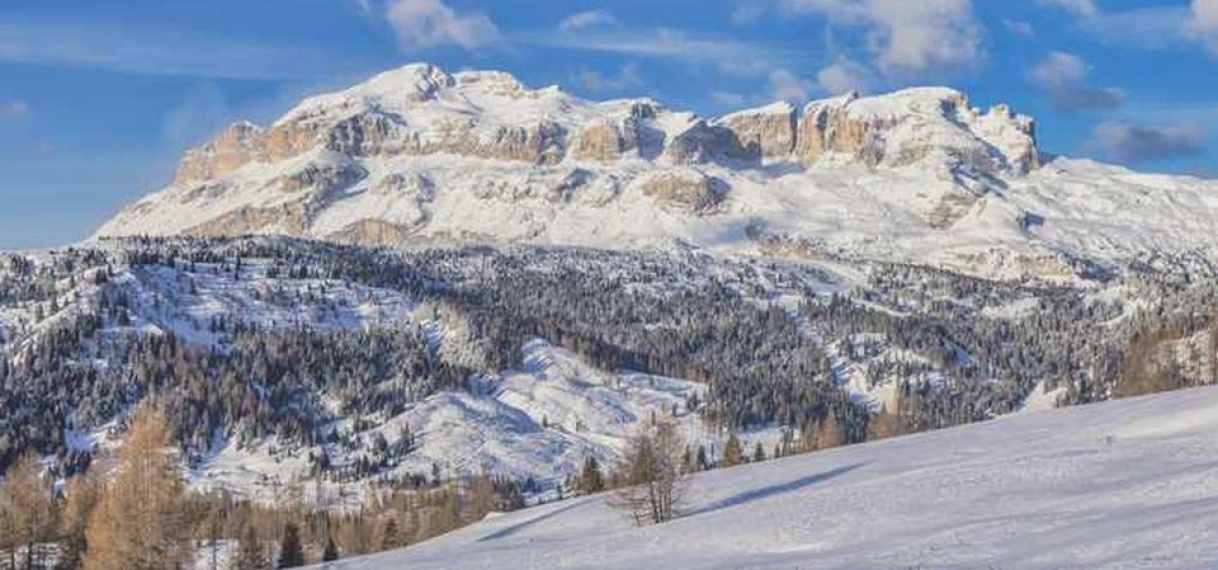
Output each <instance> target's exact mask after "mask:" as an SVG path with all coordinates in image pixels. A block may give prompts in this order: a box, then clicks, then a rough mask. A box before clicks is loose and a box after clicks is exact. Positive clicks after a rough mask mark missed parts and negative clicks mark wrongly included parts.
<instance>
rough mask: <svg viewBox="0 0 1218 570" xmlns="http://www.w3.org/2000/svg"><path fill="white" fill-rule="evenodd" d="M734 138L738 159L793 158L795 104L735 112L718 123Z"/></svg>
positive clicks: (776, 159)
mask: <svg viewBox="0 0 1218 570" xmlns="http://www.w3.org/2000/svg"><path fill="white" fill-rule="evenodd" d="M715 124H716V125H717V126H721V127H722V128H725V129H727V130H728V131H730V132H731V133H732V135H733V136H734V137H735V145H734V146H735V148H734V149H733V150H735V151H736V152H737V154H738V158H741V159H745V160H764V161H782V160H787V159H789V158H790V157H791V153H792V152H793V151H794V150H795V146H796V142H797V138H798V125H799V117H798V114H797V113H796V111H795V107H793V106H791V105H790V104H788V103H775V104H773V105H770V106H769V107H764V108H761V109H754V110H750V111H741V112H739V113H733V114H731V115H728V116H726V117H723V118H722V119H719V120H718V121H716V123H715Z"/></svg>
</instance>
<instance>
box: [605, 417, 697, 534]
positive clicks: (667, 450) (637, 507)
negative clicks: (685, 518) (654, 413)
mask: <svg viewBox="0 0 1218 570" xmlns="http://www.w3.org/2000/svg"><path fill="white" fill-rule="evenodd" d="M684 453H685V441H684V438H682V437H681V433H680V431H678V429H677V426H676V424H675V423H673V422H672V421H671V420H668V419H659V420H655V421H652V422H647V423H646V424H644V425H642V426H640V428H639V431H638V433H636V434H635V435H634V436H633V437H631V439H630V443H629V445H628V446H627V448H626V452H625V456H624V457H623V460H622V465H621V467H620V469H621V471H620V473H619V476H618V480H619V481H621V482H622V484H623V486H622V487H621V488H619V489H618V490H617V491H615V492H614V493H613V494H612V495H611V496H610V498H609V504H610V505H611V506H612V507H614V508H616V509H618V510H620V511H622V512H624V513H626V514H627V515H628V516H629V517H630V518H631V520H633V521H634V523H635V524H637V525H639V526H643V525H647V524H659V523H662V522H666V521H670V520H672V519H674V518H676V517H677V516H678V514H679V511H680V507H681V504H682V502H683V500H684V495H685V474H684V473H682V471H681V458H682V456H683V454H684Z"/></svg>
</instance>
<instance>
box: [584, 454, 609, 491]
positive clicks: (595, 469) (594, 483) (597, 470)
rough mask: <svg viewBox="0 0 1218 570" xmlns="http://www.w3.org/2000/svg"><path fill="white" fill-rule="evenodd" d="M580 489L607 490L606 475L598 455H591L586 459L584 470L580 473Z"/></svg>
mask: <svg viewBox="0 0 1218 570" xmlns="http://www.w3.org/2000/svg"><path fill="white" fill-rule="evenodd" d="M579 486H580V490H582V491H583V492H585V493H589V494H591V493H599V492H601V491H604V490H605V475H604V473H601V465H600V463H599V462H598V461H597V460H596V456H593V455H589V456H588V458H587V459H585V460H584V468H583V471H582V472H581V473H580V475H579Z"/></svg>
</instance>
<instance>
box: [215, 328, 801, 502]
mask: <svg viewBox="0 0 1218 570" xmlns="http://www.w3.org/2000/svg"><path fill="white" fill-rule="evenodd" d="M524 352H525V366H524V367H523V369H521V370H511V371H506V372H504V373H503V374H502V375H499V376H497V377H492V378H484V379H482V380H479V381H478V382H477V383H476V385H475V386H473V387H472V388H473V389H472V390H471V392H468V393H467V392H441V393H438V394H436V395H434V396H430V397H427V398H425V399H424V400H422V401H421V402H419V403H417V404H414V405H412V406H410V407H409V409H407V410H406V411H405V412H403V413H402V414H400V415H398V416H394V417H388V418H377V419H378V421H377V422H376V424H375V426H374V427H371V428H369V429H367V430H366V431H363V432H358V435H359V437H360V438H361V439H362V440H364V441H365V442H370V441H371V439H372V437H373V436H374V435H375V434H376V433H382V434H384V435H385V437H386V438H387V439H388V440H389V441H390V442H391V443H392V442H394V441H396V438H397V437H398V434H400V433H401V428H402V426H403V425H408V426H409V427H410V430H411V433H413V434H415V435H416V437H417V438H418V440H419V443H418V448H417V449H415V450H414V451H412V452H411V453H410V454H409V455H408V456H407V457H406V458H405V459H404V460H403V461H402V462H401V463H400V464H398V465H396V466H395V467H394V468H393V470H392V471H390V472H388V473H386V474H385V475H394V474H397V475H405V474H412V473H413V474H429V473H430V472H431V469H432V465H433V464H435V465H438V466H439V467H440V469H441V472H440V473H441V476H442V477H445V478H448V477H458V476H464V475H469V474H475V473H488V474H494V475H497V476H507V477H510V478H512V479H513V480H519V481H523V480H525V479H528V478H534V479H535V480H537V481H538V482H539V483H541V484H543V485H544V486H546V487H550V486H552V485H554V484H558V483H561V482H562V481H563V478H564V477H565V476H567V475H569V474H571V473H577V472H578V471H579V468H580V466H581V465H582V464H583V461H584V460H585V459H586V458H587V457H588V456H596V457H597V458H598V460H599V461H601V462H602V463H603V464H609V465H612V464H614V463H616V462H617V461H618V459H619V458H620V457H621V451H622V449H623V447H624V445H625V441H626V438H628V437H629V436H630V435H631V434H632V433H634V431H635V430H636V429H637V427H636V426H637V425H638V424H639V422H641V421H643V420H645V419H646V418H648V417H650V415H651V414H653V413H657V414H663V413H670V412H672V411H673V410H677V412H678V415H677V416H676V417H677V420H678V421H679V423H680V425H681V426H682V429H683V431H684V433H685V435H686V438H687V439H688V440H690V441H697V442H702V443H704V444H706V445H708V446H709V448H710V449H712V450H713V449H721V448H722V443H723V440H724V435H723V434H722V433H720V432H719V431H718V430H713V429H709V428H707V427H705V426H704V424H703V422H702V420H701V419H700V418H699V417H698V416H697V415H696V414H693V413H690V412H689V411H688V410H686V409H685V402H686V398H687V397H688V396H689V395H690V394H693V393H698V394H702V393H704V391H705V386H703V385H699V384H695V383H692V382H686V381H682V380H676V379H668V378H661V377H656V376H648V375H644V374H631V373H621V374H612V373H606V372H602V371H599V370H596V369H594V368H591V367H588V366H586V365H584V364H583V363H581V362H580V361H579V360H578V359H577V358H576V357H575V356H574V355H572V354H571V353H569V352H568V351H566V350H563V349H560V348H557V347H554V346H551V345H549V344H548V343H545V342H544V341H535V342H533V343H531V344H529V345H527V346H526V347H524ZM352 425H353V421H352V420H350V419H343V420H341V421H340V422H339V425H337V426H335V428H336V429H345V430H350V429H351V428H352ZM743 437H744V438H745V440H746V441H748V442H750V443H752V442H762V443H763V444H765V445H767V446H772V445H773V444H774V443H775V442H777V441H778V438H779V437H780V434H779V432H778V430H777V429H771V430H761V431H750V432H747V433H744V434H743ZM330 447H331V448H334V447H335V446H330ZM767 448H768V447H767ZM318 451H320V447H315V448H309V449H291V448H286V447H284V446H283V445H282V444H280V443H278V442H276V441H266V442H263V443H261V444H259V445H257V446H254V447H252V448H251V447H245V448H241V447H238V446H236V445H235V444H230V445H228V446H225V447H224V448H223V449H221V450H220V451H219V452H218V453H217V454H216V456H215V457H213V458H211V459H210V460H209V461H207V462H206V463H205V464H204V465H202V466H200V468H199V469H197V470H196V472H195V474H194V478H193V482H194V484H195V485H197V486H199V487H202V488H223V489H227V490H229V491H231V492H233V493H235V494H237V495H240V496H247V497H253V498H258V499H262V500H270V499H273V498H274V497H275V496H276V493H281V492H283V491H284V490H285V489H286V488H288V487H289V486H291V485H300V484H302V483H303V482H304V481H307V480H309V463H308V461H307V456H308V454H309V453H310V452H318ZM331 452H332V453H334V454H335V455H334V456H335V457H336V461H337V463H338V464H341V463H342V462H343V461H344V458H349V457H354V456H357V455H358V451H356V452H346V453H343V452H342V451H341V450H338V449H331ZM364 484H365V482H364V481H360V482H356V483H352V484H346V485H337V486H335V485H331V488H330V489H329V490H328V492H329V493H330V494H331V500H332V503H333V504H348V505H350V504H358V503H359V502H360V501H361V500H362V499H363V498H364V495H363V489H364Z"/></svg>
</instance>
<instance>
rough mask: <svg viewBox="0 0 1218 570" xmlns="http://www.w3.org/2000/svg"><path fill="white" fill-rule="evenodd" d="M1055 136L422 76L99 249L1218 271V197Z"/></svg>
mask: <svg viewBox="0 0 1218 570" xmlns="http://www.w3.org/2000/svg"><path fill="white" fill-rule="evenodd" d="M1034 131H1035V128H1034V125H1033V121H1032V120H1031V119H1029V118H1027V117H1024V116H1019V115H1015V114H1013V113H1012V112H1011V110H1010V109H1009V108H1007V107H1005V106H1001V105H1000V106H997V107H994V108H993V109H990V110H989V111H987V112H982V111H979V110H977V109H975V108H973V107H972V106H971V105H970V103H969V101H968V100H967V98H966V97H965V96H964V95H963V94H961V93H959V92H956V91H953V90H950V89H944V88H918V89H909V90H905V91H900V92H896V93H892V94H888V95H882V96H876V97H858V96H855V95H848V96H845V97H839V98H835V99H829V100H824V101H814V102H812V103H809V104H808V105H807V106H805V107H804V108H803V109H796V108H794V107H793V106H791V105H788V104H785V103H776V104H773V105H770V106H767V107H763V108H759V109H752V110H746V111H741V112H738V113H733V114H729V115H726V116H724V117H720V118H716V119H707V118H701V117H698V116H696V115H695V114H693V113H689V112H682V111H677V110H672V109H669V108H666V107H664V106H663V105H661V104H659V103H657V102H655V101H651V100H646V99H632V100H619V101H608V102H592V101H586V100H583V99H580V98H578V97H575V96H572V95H570V94H568V93H566V92H564V91H562V90H561V89H559V88H557V87H548V88H544V89H539V90H532V89H529V88H527V87H525V86H524V85H522V84H521V83H520V82H519V81H518V80H516V79H515V78H513V77H512V76H510V75H508V74H505V73H501V72H460V73H455V74H450V73H447V72H445V71H443V70H440V69H438V68H436V67H434V66H431V65H425V64H416V65H409V66H406V67H403V68H400V69H397V70H393V71H389V72H386V73H383V74H381V75H378V76H376V77H374V78H372V79H370V80H368V81H367V82H365V83H363V84H360V85H357V86H355V87H352V88H350V89H347V90H345V91H341V92H337V93H332V94H326V95H320V96H317V97H312V98H309V99H307V100H305V101H303V102H302V103H300V104H299V105H298V106H296V107H295V108H294V109H292V110H290V111H289V112H288V113H287V114H285V115H284V116H283V117H282V118H280V119H279V120H278V121H276V122H275V123H274V124H272V125H270V126H268V127H261V126H257V125H253V124H250V123H245V122H243V123H239V124H236V125H233V126H232V127H230V128H229V129H228V130H226V131H225V132H224V133H223V134H222V135H220V137H219V138H217V139H216V140H215V141H213V142H210V143H208V144H206V145H204V146H202V147H200V148H197V149H194V150H191V151H190V152H188V153H187V155H186V156H185V157H184V159H183V160H182V162H181V165H180V167H179V169H178V172H177V175H176V177H175V180H174V181H173V183H172V184H171V185H170V186H169V187H167V188H165V189H164V190H162V191H160V192H157V193H155V194H152V195H150V196H148V197H146V198H144V199H142V200H140V201H138V202H137V203H135V204H133V205H131V206H129V207H127V208H126V209H124V210H123V211H122V212H121V213H119V214H118V215H117V216H116V217H115V218H114V219H112V220H111V221H109V222H108V223H106V224H105V225H104V226H103V227H102V228H101V229H100V230H99V231H98V232H97V236H99V237H101V236H123V235H144V234H148V235H171V234H191V235H240V234H250V233H254V234H259V233H267V234H272V233H273V234H287V235H294V236H305V237H312V238H322V239H329V240H336V241H342V242H357V243H363V244H377V245H382V244H390V245H400V244H418V243H442V244H451V243H491V244H505V243H530V244H545V245H576V246H590V247H598V248H612V249H623V248H639V247H644V248H646V247H655V246H661V247H663V246H667V245H671V244H672V243H674V242H681V243H689V244H695V245H698V246H701V247H704V248H706V249H709V250H712V251H719V252H728V253H745V254H765V255H782V256H795V257H822V258H823V257H829V258H837V257H846V258H851V259H855V258H865V259H879V260H887V261H900V262H917V263H931V264H935V265H939V266H944V267H949V268H953V269H957V270H962V271H966V272H969V273H974V274H981V275H986V276H997V277H1011V276H1019V275H1024V274H1033V275H1038V276H1065V275H1070V274H1072V273H1073V272H1074V271H1075V269H1074V265H1073V264H1072V263H1071V262H1072V261H1073V260H1076V259H1077V258H1079V257H1083V258H1086V259H1088V260H1090V261H1093V262H1099V263H1109V262H1126V261H1129V260H1130V259H1132V258H1135V257H1138V256H1141V255H1143V254H1145V253H1146V252H1150V251H1154V252H1163V253H1172V254H1178V253H1181V252H1190V253H1191V252H1197V251H1201V252H1202V255H1203V256H1205V257H1207V258H1208V256H1209V255H1210V251H1211V248H1212V247H1213V246H1214V245H1215V240H1218V237H1216V236H1218V232H1216V231H1214V230H1215V229H1218V228H1215V223H1214V219H1215V218H1216V217H1218V216H1216V214H1218V183H1215V182H1211V181H1203V180H1199V179H1195V178H1188V177H1173V176H1156V175H1143V174H1138V173H1134V172H1130V171H1127V170H1125V169H1122V168H1118V167H1113V166H1106V165H1102V164H1097V163H1093V162H1088V161H1075V160H1066V159H1061V158H1048V159H1046V157H1043V156H1042V155H1041V153H1040V152H1039V150H1038V148H1037V145H1036V139H1035V132H1034Z"/></svg>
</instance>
